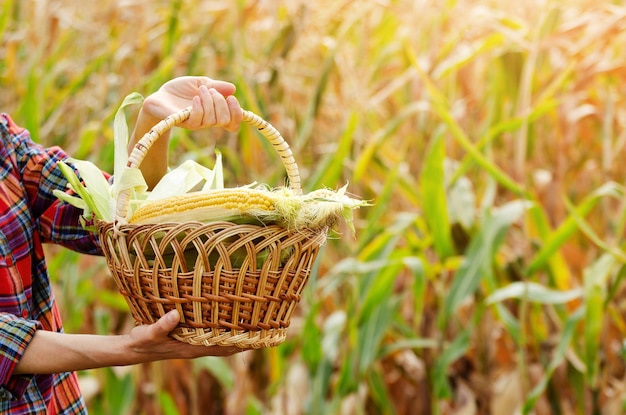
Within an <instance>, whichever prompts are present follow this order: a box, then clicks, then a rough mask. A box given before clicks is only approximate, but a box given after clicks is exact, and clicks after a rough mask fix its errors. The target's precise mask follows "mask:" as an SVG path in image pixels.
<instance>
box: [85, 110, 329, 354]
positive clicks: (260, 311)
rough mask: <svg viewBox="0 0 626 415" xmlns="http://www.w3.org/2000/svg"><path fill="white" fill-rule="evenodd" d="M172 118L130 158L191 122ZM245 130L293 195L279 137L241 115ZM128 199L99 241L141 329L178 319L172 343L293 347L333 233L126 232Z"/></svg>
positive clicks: (289, 162) (212, 227) (166, 228)
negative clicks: (256, 137)
mask: <svg viewBox="0 0 626 415" xmlns="http://www.w3.org/2000/svg"><path fill="white" fill-rule="evenodd" d="M189 111H190V109H185V110H183V111H182V112H181V113H177V114H173V115H172V116H170V117H168V118H167V119H166V120H163V121H161V123H159V124H158V125H157V126H155V127H154V128H153V130H152V131H151V132H150V133H148V134H146V136H144V137H143V138H142V139H141V140H140V141H139V143H138V144H137V146H136V147H135V149H134V150H133V153H132V154H131V155H130V157H129V165H128V166H129V167H136V166H138V165H139V164H140V163H141V160H142V159H143V157H144V156H145V152H147V149H149V148H150V146H151V145H152V142H153V141H154V140H156V139H157V138H158V137H159V136H160V135H161V134H162V133H163V131H165V130H167V129H169V128H171V127H172V126H174V125H176V124H177V123H179V122H181V121H182V120H184V119H185V118H186V117H188V116H189ZM244 120H246V121H248V122H249V123H251V124H253V125H255V126H256V127H257V129H258V130H259V131H260V132H261V134H262V135H264V136H265V137H266V138H268V139H269V140H270V142H271V143H272V144H273V145H274V148H276V149H277V151H278V152H279V154H280V156H281V160H282V161H283V163H284V164H285V167H286V170H287V174H288V176H289V181H290V185H291V188H292V189H293V190H295V191H296V193H297V192H298V191H299V192H301V190H300V177H299V173H298V170H297V166H296V164H295V161H293V157H292V156H291V151H290V150H289V147H288V146H287V144H286V143H284V140H283V139H282V137H280V135H279V134H278V133H277V132H276V130H275V129H274V128H273V127H272V126H271V125H269V124H267V122H265V121H263V120H261V119H260V118H258V116H256V115H254V114H252V113H248V112H245V111H244ZM127 208H128V194H121V195H120V196H118V200H117V212H116V221H115V222H114V223H110V222H103V221H100V222H99V223H98V224H97V225H98V234H99V237H100V243H101V246H102V250H103V252H104V255H105V257H106V260H107V265H108V268H109V270H110V272H111V273H112V274H113V277H114V279H115V281H116V283H117V285H118V288H119V291H120V293H121V294H122V295H123V296H124V297H125V299H126V301H127V303H128V305H129V307H130V310H131V313H132V315H133V317H134V319H135V320H136V322H137V323H138V324H151V323H154V322H156V321H157V320H158V319H159V318H160V317H161V316H163V315H165V314H166V313H167V312H168V311H170V310H173V309H177V310H178V311H179V313H180V315H181V323H180V324H179V326H178V327H177V328H176V329H175V330H174V331H173V332H172V334H171V335H172V337H174V338H175V339H177V340H181V341H184V342H187V343H190V344H195V345H205V346H212V345H221V346H237V347H240V348H242V349H251V348H262V347H271V346H276V345H278V344H280V343H282V342H283V341H284V340H285V338H286V330H287V327H288V326H289V323H290V317H291V315H292V313H293V312H294V310H295V307H296V305H297V304H298V302H299V301H300V298H301V292H302V290H303V288H304V287H305V285H306V283H307V281H308V279H309V276H310V274H311V268H312V266H313V263H314V261H315V259H316V257H317V255H318V253H319V249H320V247H321V246H322V245H323V244H324V242H325V241H326V236H327V229H317V230H306V229H298V230H288V229H285V228H284V227H281V226H278V225H268V226H259V225H249V224H235V223H230V222H213V223H202V222H181V223H165V224H129V223H126V221H125V220H124V218H125V217H126V214H127Z"/></svg>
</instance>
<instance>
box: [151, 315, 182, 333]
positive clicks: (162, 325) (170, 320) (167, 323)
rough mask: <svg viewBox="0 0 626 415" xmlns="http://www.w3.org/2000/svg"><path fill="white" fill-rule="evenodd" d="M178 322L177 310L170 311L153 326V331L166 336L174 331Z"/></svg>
mask: <svg viewBox="0 0 626 415" xmlns="http://www.w3.org/2000/svg"><path fill="white" fill-rule="evenodd" d="M179 321H180V313H179V312H178V310H172V311H170V312H168V313H167V314H165V315H164V316H163V317H161V318H160V319H159V320H158V321H157V322H156V324H155V329H156V330H158V331H159V332H162V333H163V334H168V333H169V332H170V331H172V330H174V329H175V328H176V326H177V325H178V323H179Z"/></svg>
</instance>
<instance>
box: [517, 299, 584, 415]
mask: <svg viewBox="0 0 626 415" xmlns="http://www.w3.org/2000/svg"><path fill="white" fill-rule="evenodd" d="M584 314H585V306H581V307H579V308H578V309H577V310H576V311H575V312H574V313H573V314H572V315H571V316H570V317H569V318H568V319H567V321H566V322H565V326H564V327H563V331H562V332H561V333H560V334H559V343H558V344H557V346H556V350H555V351H554V355H553V356H552V359H551V360H550V363H549V364H548V367H547V368H546V370H545V373H544V376H543V377H542V378H541V380H540V381H539V382H538V383H537V385H536V386H535V387H534V388H533V390H532V391H531V392H530V394H529V395H528V396H527V397H526V401H525V402H524V406H523V408H522V413H523V414H530V413H532V410H533V408H534V407H535V405H536V403H537V400H538V399H539V398H540V397H541V396H542V395H543V394H544V393H545V390H546V387H547V386H548V383H549V382H550V379H551V377H552V374H553V373H554V371H555V370H556V369H557V368H558V367H559V366H561V364H562V363H563V361H564V360H565V355H566V353H567V350H568V348H569V345H570V343H571V341H572V338H573V336H574V333H576V326H577V325H578V322H579V321H580V320H581V318H582V317H583V316H584Z"/></svg>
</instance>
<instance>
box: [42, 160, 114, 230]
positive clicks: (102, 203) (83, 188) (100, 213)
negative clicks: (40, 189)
mask: <svg viewBox="0 0 626 415" xmlns="http://www.w3.org/2000/svg"><path fill="white" fill-rule="evenodd" d="M68 161H69V162H71V163H72V164H73V165H74V166H76V168H77V170H78V171H79V172H80V175H81V178H82V182H81V180H80V179H79V178H78V175H77V174H76V173H75V172H74V169H73V168H72V167H70V166H69V165H68V164H67V163H65V162H64V161H59V164H58V165H59V169H60V170H61V173H63V175H64V176H65V178H66V179H67V181H68V187H69V188H70V189H71V190H73V191H74V192H76V194H77V195H78V197H76V196H71V195H68V194H67V193H65V192H62V191H60V190H55V191H54V192H53V193H54V195H55V196H56V197H58V198H59V199H60V200H62V201H64V202H67V203H70V204H71V205H73V206H75V207H77V208H79V209H82V210H83V217H82V219H81V224H82V225H83V227H84V228H87V227H89V226H90V225H88V224H90V223H93V221H94V220H96V219H99V220H104V221H110V220H111V218H112V215H111V206H112V197H111V192H110V185H109V182H108V181H107V180H106V178H105V177H104V175H103V173H102V171H101V170H100V169H98V168H97V167H96V166H95V165H94V164H93V163H91V162H89V161H85V160H77V159H69V160H68Z"/></svg>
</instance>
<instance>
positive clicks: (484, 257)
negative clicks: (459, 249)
mask: <svg viewBox="0 0 626 415" xmlns="http://www.w3.org/2000/svg"><path fill="white" fill-rule="evenodd" d="M528 205H529V204H528V203H527V202H524V201H514V202H510V203H508V204H506V205H504V206H502V207H500V208H498V209H495V210H494V211H493V212H492V213H490V214H488V215H487V216H486V217H485V219H484V221H483V226H482V228H481V229H480V231H479V232H478V234H477V235H476V236H475V237H474V238H473V239H472V241H471V243H470V246H469V247H468V249H467V253H466V256H465V258H466V259H465V260H464V261H463V262H462V264H461V265H460V267H459V269H458V270H457V272H456V274H455V276H454V280H453V281H452V286H451V287H450V290H449V292H448V295H447V296H446V299H445V305H444V309H443V310H442V313H441V314H440V319H439V325H440V327H441V328H443V327H445V325H446V324H447V319H448V318H449V317H450V316H452V315H453V314H454V312H455V311H456V310H457V309H458V307H459V306H460V305H461V304H462V303H463V301H464V300H465V299H466V298H467V297H468V296H470V295H472V294H474V292H475V291H476V289H477V288H478V286H479V284H480V281H481V280H482V279H490V278H491V276H492V273H493V271H492V268H491V267H492V261H493V258H494V256H495V254H496V251H497V249H498V247H499V246H500V244H501V243H502V241H503V239H504V236H505V233H506V231H507V230H508V228H509V227H510V226H511V225H512V224H513V223H514V222H516V221H518V220H519V219H520V218H521V217H522V215H523V213H524V212H525V210H526V209H527V207H528Z"/></svg>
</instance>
